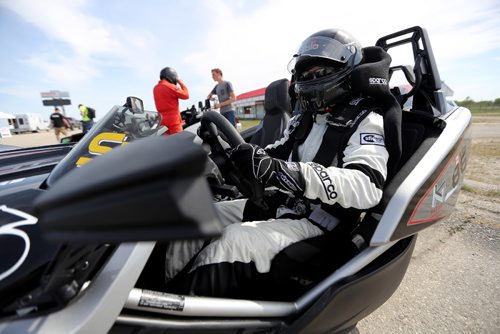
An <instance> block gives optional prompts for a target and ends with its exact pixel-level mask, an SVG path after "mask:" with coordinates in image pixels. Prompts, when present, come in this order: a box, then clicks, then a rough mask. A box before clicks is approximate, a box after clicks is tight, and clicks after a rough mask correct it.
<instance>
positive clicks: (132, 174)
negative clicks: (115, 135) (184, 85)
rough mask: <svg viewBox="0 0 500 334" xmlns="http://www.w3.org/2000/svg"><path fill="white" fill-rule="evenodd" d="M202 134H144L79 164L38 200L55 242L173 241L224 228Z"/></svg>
mask: <svg viewBox="0 0 500 334" xmlns="http://www.w3.org/2000/svg"><path fill="white" fill-rule="evenodd" d="M193 137H194V135H193V134H191V133H189V132H180V133H178V134H175V135H172V136H155V137H148V138H144V139H141V140H138V141H135V142H132V143H130V144H127V145H124V146H122V147H119V148H116V149H114V150H112V151H110V152H108V153H106V154H105V155H102V156H99V157H97V158H95V159H93V160H92V161H91V162H89V163H87V164H85V165H84V166H82V167H80V168H76V169H74V170H72V171H71V172H69V173H68V174H67V175H65V176H64V177H62V178H61V179H60V180H58V181H57V182H56V183H55V184H54V185H53V187H51V188H49V189H48V190H47V191H46V192H45V193H44V194H42V195H40V196H39V197H38V198H37V200H36V201H35V203H34V204H35V211H36V214H37V216H38V218H39V226H40V228H41V230H42V233H43V234H44V236H45V237H47V238H48V239H49V240H54V241H63V242H68V241H79V242H109V243H113V242H124V241H168V240H177V239H191V238H209V237H213V236H216V235H218V234H219V233H220V231H221V230H222V225H221V223H220V221H219V219H218V218H217V215H216V212H215V208H214V205H213V198H212V194H211V192H210V190H209V187H208V183H207V181H206V178H205V176H204V175H203V172H204V167H205V163H206V159H207V155H206V153H205V151H204V150H203V149H202V147H201V146H199V145H196V144H194V143H193Z"/></svg>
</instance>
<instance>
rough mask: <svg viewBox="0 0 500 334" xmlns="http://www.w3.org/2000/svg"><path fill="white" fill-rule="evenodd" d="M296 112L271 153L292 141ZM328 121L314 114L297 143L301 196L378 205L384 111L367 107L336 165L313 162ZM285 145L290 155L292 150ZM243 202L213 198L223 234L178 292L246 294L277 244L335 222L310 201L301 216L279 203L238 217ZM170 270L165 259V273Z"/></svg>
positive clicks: (320, 230)
mask: <svg viewBox="0 0 500 334" xmlns="http://www.w3.org/2000/svg"><path fill="white" fill-rule="evenodd" d="M296 118H297V116H296V117H294V118H292V119H291V120H290V123H289V127H288V129H287V130H285V132H284V135H283V137H282V138H281V139H280V140H278V141H277V142H276V143H274V144H271V145H269V146H267V147H266V148H265V149H266V151H267V152H268V153H269V155H271V156H273V153H275V152H280V151H283V150H282V148H284V147H291V146H290V141H293V140H295V139H294V138H292V136H290V133H291V132H292V131H293V130H294V126H297V122H296ZM330 123H331V122H330ZM329 126H335V125H332V124H329V119H328V115H326V114H318V115H316V117H315V119H314V122H313V124H312V128H311V130H310V132H309V134H308V135H307V137H306V139H305V141H303V143H302V144H301V145H300V146H298V156H299V161H300V163H299V166H300V172H301V173H302V175H303V177H304V180H305V189H304V193H303V196H304V197H305V198H306V199H308V200H311V202H315V203H322V204H323V205H326V206H332V205H334V204H337V205H340V206H341V207H343V208H355V209H359V210H365V209H368V208H371V207H373V206H375V205H377V204H378V202H379V201H380V199H381V197H382V188H383V184H384V181H385V179H386V176H387V161H388V157H389V154H388V152H387V150H386V148H385V144H384V122H383V117H382V115H380V114H378V113H376V112H373V111H370V112H369V113H368V115H367V116H366V117H365V118H364V119H363V120H362V121H361V123H359V125H358V127H357V128H356V130H355V131H354V133H353V134H352V135H351V136H350V137H349V139H348V142H347V146H346V147H345V150H344V151H343V153H344V157H343V164H342V166H341V167H340V168H339V167H336V166H322V165H320V164H317V163H314V162H311V161H313V159H314V157H315V155H316V153H317V151H318V148H319V147H320V146H321V143H322V141H323V140H324V139H323V138H324V137H325V136H324V135H325V131H326V130H327V128H328V127H329ZM285 151H287V153H288V160H290V159H291V153H289V152H288V151H290V150H289V149H287V150H285ZM280 154H282V153H280ZM245 202H246V200H236V201H229V202H221V203H218V204H217V208H218V211H219V212H220V216H221V219H223V220H224V223H225V224H226V225H227V226H226V227H225V229H224V230H223V232H222V235H221V236H220V237H218V238H216V239H214V240H212V241H211V242H210V243H209V244H208V245H206V247H205V248H203V249H202V250H201V251H200V252H199V254H198V255H197V256H196V257H195V258H194V260H193V261H191V263H190V264H189V266H188V267H187V268H185V269H184V270H183V271H184V273H185V276H184V277H183V278H182V280H183V282H184V289H181V291H178V292H180V293H189V294H196V295H207V296H219V297H250V296H249V294H250V293H249V292H248V291H247V292H248V293H245V291H244V290H245V289H246V288H245V286H246V285H248V284H250V282H252V284H254V285H255V283H256V282H257V283H258V280H259V276H261V275H265V274H266V273H268V272H269V271H270V267H271V261H272V259H273V258H274V257H275V256H276V255H277V254H278V253H279V252H280V251H281V250H283V249H284V248H286V247H287V246H289V245H291V244H293V243H296V242H298V241H301V240H304V239H308V238H312V237H316V236H319V235H322V234H323V233H325V232H326V231H330V230H331V229H333V227H335V225H336V224H337V221H336V218H335V217H332V216H331V215H330V214H329V213H327V212H325V211H324V210H321V209H320V208H319V205H313V208H310V209H311V210H309V212H310V211H312V213H311V214H310V215H307V216H305V217H300V215H293V214H292V215H288V214H287V213H290V212H291V211H293V209H289V208H286V207H282V208H279V209H278V210H277V214H276V217H277V218H275V219H269V220H265V221H248V222H243V223H242V219H243V212H244V208H245ZM314 208H316V209H317V210H315V209H314ZM285 217H287V218H285ZM312 220H314V221H315V222H314V223H313V222H312ZM332 256H335V254H332ZM168 270H169V269H168V259H167V274H168ZM172 274H173V273H172ZM182 290H183V291H182Z"/></svg>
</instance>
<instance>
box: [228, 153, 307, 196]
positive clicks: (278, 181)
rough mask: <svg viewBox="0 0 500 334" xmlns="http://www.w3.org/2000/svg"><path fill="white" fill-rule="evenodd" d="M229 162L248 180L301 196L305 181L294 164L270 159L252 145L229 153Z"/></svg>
mask: <svg viewBox="0 0 500 334" xmlns="http://www.w3.org/2000/svg"><path fill="white" fill-rule="evenodd" d="M230 158H231V160H232V161H233V163H234V165H235V166H236V167H237V168H238V169H239V170H240V171H241V173H242V174H243V176H245V177H247V178H249V179H258V180H259V181H260V182H262V183H263V184H264V185H273V186H275V187H277V188H279V189H282V190H285V191H290V192H292V193H294V194H295V195H302V194H303V193H304V188H305V180H304V176H303V175H302V172H301V171H300V166H299V164H298V163H296V162H286V161H283V160H280V159H274V158H271V157H270V156H269V155H268V154H267V153H266V151H265V150H264V149H263V148H261V147H259V146H257V145H253V144H248V143H242V144H239V145H238V146H237V147H236V148H235V149H233V150H232V151H231V155H230Z"/></svg>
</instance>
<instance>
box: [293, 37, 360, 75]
mask: <svg viewBox="0 0 500 334" xmlns="http://www.w3.org/2000/svg"><path fill="white" fill-rule="evenodd" d="M355 53H356V48H355V47H354V45H350V44H348V45H345V44H342V43H341V42H339V41H338V40H336V39H333V38H328V37H323V36H313V37H309V38H308V39H306V40H305V41H304V42H302V44H301V45H300V47H299V49H298V50H297V53H296V54H294V55H293V57H292V60H290V62H289V63H288V71H289V72H290V73H292V74H293V73H295V66H296V65H297V63H299V62H300V61H302V60H304V59H307V58H309V57H311V58H323V59H328V60H334V61H336V62H339V63H342V64H345V63H347V61H348V60H349V59H350V58H351V57H352V56H353V55H354V54H355Z"/></svg>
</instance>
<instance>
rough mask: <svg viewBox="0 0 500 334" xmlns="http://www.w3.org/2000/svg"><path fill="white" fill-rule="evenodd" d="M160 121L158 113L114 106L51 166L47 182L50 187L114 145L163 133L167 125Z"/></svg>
mask: <svg viewBox="0 0 500 334" xmlns="http://www.w3.org/2000/svg"><path fill="white" fill-rule="evenodd" d="M160 123H161V115H160V114H159V113H158V112H156V111H145V110H141V109H139V108H128V107H119V106H115V107H113V108H112V109H111V111H109V112H108V113H107V114H106V116H104V118H103V119H101V120H100V121H99V122H97V123H96V124H95V125H94V126H93V127H92V129H90V131H89V132H88V133H87V134H86V135H85V136H84V137H83V138H82V139H81V140H80V141H79V142H78V144H76V145H75V147H73V149H72V150H71V152H70V153H69V154H68V155H67V156H66V157H65V158H64V159H63V160H61V162H60V163H59V164H58V165H57V166H56V167H55V168H54V170H53V171H52V173H51V174H50V176H49V178H48V179H47V185H48V186H49V187H50V186H51V185H53V184H54V182H56V181H57V180H59V179H60V178H61V177H62V176H63V175H65V174H66V173H67V172H69V171H70V170H72V169H73V168H76V167H81V166H83V165H85V164H86V163H88V162H89V161H91V160H92V159H94V158H96V157H98V156H100V155H103V154H104V153H106V152H108V151H110V150H112V149H113V148H115V147H118V146H121V145H126V144H128V143H130V142H133V141H135V140H139V139H141V138H144V137H149V136H156V135H161V134H163V133H164V132H165V131H166V128H165V127H164V126H161V125H160Z"/></svg>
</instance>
